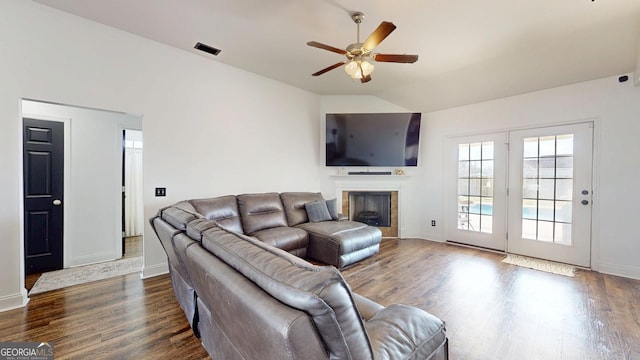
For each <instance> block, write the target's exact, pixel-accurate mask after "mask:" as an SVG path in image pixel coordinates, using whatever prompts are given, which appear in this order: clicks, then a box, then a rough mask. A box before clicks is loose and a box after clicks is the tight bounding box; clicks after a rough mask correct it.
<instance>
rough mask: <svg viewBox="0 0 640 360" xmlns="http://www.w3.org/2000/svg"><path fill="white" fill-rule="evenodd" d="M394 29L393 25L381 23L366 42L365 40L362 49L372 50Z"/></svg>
mask: <svg viewBox="0 0 640 360" xmlns="http://www.w3.org/2000/svg"><path fill="white" fill-rule="evenodd" d="M395 29H396V26H395V25H393V23H391V22H388V21H383V22H381V23H380V25H378V28H377V29H376V30H375V31H374V32H373V33H371V35H369V37H368V38H367V40H365V42H364V45H362V47H363V48H365V49H367V50H373V48H375V47H376V46H378V44H380V43H381V42H382V40H384V39H385V38H386V37H387V36H389V34H391V32H392V31H393V30H395Z"/></svg>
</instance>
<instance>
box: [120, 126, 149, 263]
mask: <svg viewBox="0 0 640 360" xmlns="http://www.w3.org/2000/svg"><path fill="white" fill-rule="evenodd" d="M122 137H123V146H122V150H123V151H122V165H123V166H122V229H123V237H122V256H123V257H125V258H130V257H137V256H142V241H143V236H144V234H143V232H144V206H143V196H142V151H143V150H142V149H143V142H142V131H140V130H132V129H125V130H123V134H122Z"/></svg>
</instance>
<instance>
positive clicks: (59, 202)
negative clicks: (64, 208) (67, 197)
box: [53, 199, 62, 206]
mask: <svg viewBox="0 0 640 360" xmlns="http://www.w3.org/2000/svg"><path fill="white" fill-rule="evenodd" d="M53 205H55V206H60V205H62V201H60V200H58V199H55V200H53Z"/></svg>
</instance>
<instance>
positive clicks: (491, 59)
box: [34, 0, 640, 111]
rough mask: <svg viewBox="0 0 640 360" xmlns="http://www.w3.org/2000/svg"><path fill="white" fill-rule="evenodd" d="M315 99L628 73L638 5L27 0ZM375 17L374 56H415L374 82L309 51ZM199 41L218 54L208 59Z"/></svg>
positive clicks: (474, 96) (395, 98) (425, 95)
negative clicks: (358, 18) (385, 28)
mask: <svg viewBox="0 0 640 360" xmlns="http://www.w3.org/2000/svg"><path fill="white" fill-rule="evenodd" d="M34 1H37V2H39V3H42V4H45V5H48V6H52V7H54V8H58V9H60V10H63V11H66V12H69V13H72V14H75V15H78V16H81V17H84V18H87V19H90V20H94V21H96V22H99V23H103V24H106V25H109V26H112V27H114V28H118V29H122V30H124V31H127V32H130V33H133V34H137V35H140V36H142V37H145V38H149V39H152V40H155V41H158V42H161V43H164V44H167V45H169V46H173V47H176V48H178V49H182V50H185V51H189V52H192V53H196V54H199V55H202V56H206V57H208V58H210V59H211V61H217V62H221V63H225V64H229V65H232V66H235V67H238V68H241V69H245V70H247V71H250V72H253V73H256V74H260V75H262V76H265V77H268V78H271V79H275V80H278V81H281V82H284V83H287V84H290V85H293V86H296V87H299V88H302V89H306V90H309V91H312V92H314V93H318V94H322V95H347V94H366V95H376V96H378V97H380V98H383V99H385V100H387V101H390V102H393V103H396V104H398V105H401V106H404V107H406V108H407V109H410V110H415V111H431V110H437V109H443V108H448V107H453V106H459V105H464V104H469V103H474V102H479V101H485V100H491V99H496V98H502V97H507V96H511V95H516V94H522V93H526V92H531V91H536V90H541V89H545V88H550V87H556V86H561V85H567V84H572V83H577V82H581V81H587V80H592V79H597V78H602V77H606V76H613V75H619V74H624V73H628V72H632V71H634V70H635V69H636V66H637V65H636V64H637V63H638V54H639V52H640V51H639V49H640V1H638V0H595V1H592V0H535V1H532V0H529V1H524V0H488V1H472V0H407V1H395V2H390V1H388V0H371V1H361V0H360V1H358V0H269V1H266V0H188V1H184V0H162V1H158V0H109V1H100V0H34ZM354 11H362V12H364V14H365V19H364V22H363V23H362V25H361V38H366V36H368V34H370V33H371V32H372V31H373V30H374V29H375V28H376V27H377V26H378V24H380V22H382V21H391V22H393V23H394V24H395V25H396V26H397V29H396V30H395V31H394V32H393V33H392V34H391V35H389V37H387V38H386V39H385V40H384V42H383V43H382V44H380V46H378V48H376V52H380V53H399V54H404V53H406V54H418V55H419V56H420V58H419V60H418V61H417V62H416V63H414V64H394V63H379V62H378V63H375V66H376V67H375V70H374V72H373V73H372V77H373V80H372V81H370V82H368V83H365V84H362V83H360V82H359V81H353V80H351V78H349V77H348V76H347V75H346V74H345V72H344V71H343V70H342V69H341V68H337V69H335V70H332V71H330V72H328V73H326V74H324V75H322V76H319V77H312V76H311V74H312V73H314V72H316V71H318V70H320V69H322V68H325V67H327V66H329V65H331V64H334V63H336V62H338V61H341V60H342V59H343V58H344V57H341V55H339V54H337V53H333V52H329V51H323V50H320V49H317V48H312V47H309V46H307V45H306V43H307V42H308V41H311V40H314V41H318V42H321V43H323V44H327V45H331V46H334V47H337V48H342V49H344V48H346V47H347V46H348V45H349V44H351V43H354V42H356V25H355V24H354V22H353V21H352V20H351V17H350V14H351V13H352V12H354ZM196 42H203V43H206V44H208V45H211V46H213V47H215V48H219V49H221V50H222V52H221V53H220V54H219V55H218V56H212V55H209V54H204V53H201V52H199V51H198V50H195V49H194V48H193V47H194V45H195V44H196Z"/></svg>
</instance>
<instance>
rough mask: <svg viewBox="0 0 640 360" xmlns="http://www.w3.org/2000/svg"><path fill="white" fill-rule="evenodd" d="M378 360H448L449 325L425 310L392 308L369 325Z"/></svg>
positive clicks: (375, 316)
mask: <svg viewBox="0 0 640 360" xmlns="http://www.w3.org/2000/svg"><path fill="white" fill-rule="evenodd" d="M365 328H366V331H367V334H369V340H370V341H371V346H372V348H373V353H374V358H376V359H378V358H380V359H440V358H444V359H446V358H447V356H446V355H447V354H446V352H447V337H446V334H445V323H444V321H442V320H440V319H439V318H437V317H435V316H433V315H431V314H429V313H428V312H426V311H423V310H421V309H418V308H415V307H411V306H406V305H399V304H394V305H389V306H387V307H385V308H384V309H382V310H380V311H378V312H377V313H376V314H375V315H374V316H373V317H372V318H370V319H369V320H368V321H366V322H365Z"/></svg>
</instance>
